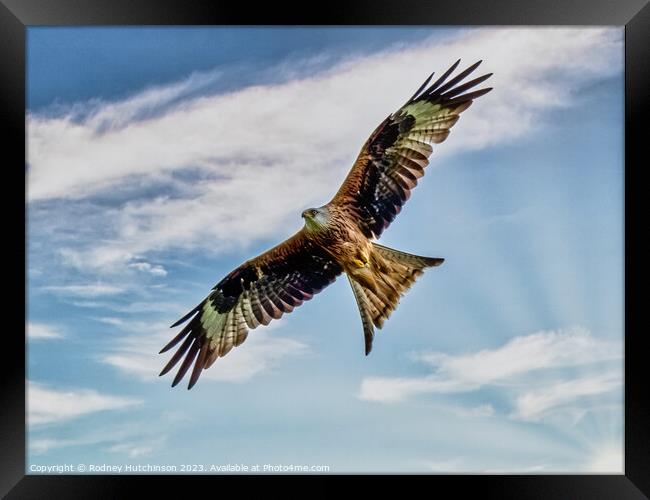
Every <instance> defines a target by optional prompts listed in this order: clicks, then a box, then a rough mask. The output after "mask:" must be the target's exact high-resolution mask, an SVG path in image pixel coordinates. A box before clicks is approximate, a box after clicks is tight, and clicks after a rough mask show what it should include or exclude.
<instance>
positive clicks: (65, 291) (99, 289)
mask: <svg viewBox="0 0 650 500" xmlns="http://www.w3.org/2000/svg"><path fill="white" fill-rule="evenodd" d="M42 290H45V291H48V292H53V293H56V294H61V295H69V296H74V297H102V296H106V295H117V294H120V293H124V292H125V291H126V290H125V288H123V287H121V286H116V285H108V284H104V283H94V284H83V285H48V286H44V287H42Z"/></svg>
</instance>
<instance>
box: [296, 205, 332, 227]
mask: <svg viewBox="0 0 650 500" xmlns="http://www.w3.org/2000/svg"><path fill="white" fill-rule="evenodd" d="M302 218H303V219H305V227H306V228H307V229H309V230H311V231H320V230H323V229H325V228H326V227H327V225H328V223H329V221H330V214H329V210H327V208H325V207H320V208H308V209H307V210H305V211H304V212H303V213H302Z"/></svg>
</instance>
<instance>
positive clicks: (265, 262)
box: [160, 60, 492, 389]
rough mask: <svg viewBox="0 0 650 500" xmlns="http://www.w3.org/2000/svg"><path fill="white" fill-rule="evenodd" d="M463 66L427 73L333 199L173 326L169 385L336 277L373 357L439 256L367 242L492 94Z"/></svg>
mask: <svg viewBox="0 0 650 500" xmlns="http://www.w3.org/2000/svg"><path fill="white" fill-rule="evenodd" d="M459 63H460V60H458V61H456V63H454V64H453V65H452V66H451V68H449V69H448V70H447V71H446V72H445V73H444V74H443V75H442V76H440V78H438V79H437V80H436V81H435V82H434V83H432V84H431V85H429V82H430V81H431V79H432V77H433V76H434V75H433V74H431V75H430V76H429V78H427V79H426V81H425V82H424V83H423V84H422V85H421V86H420V88H419V89H418V90H417V91H416V92H415V94H414V95H413V96H412V97H411V98H410V99H409V100H408V101H407V102H406V103H405V104H404V105H403V106H402V107H401V108H400V109H398V110H397V111H396V112H394V113H393V114H391V115H390V116H388V117H387V118H386V119H385V120H384V121H383V122H382V123H380V124H379V126H378V127H377V128H376V129H375V131H374V132H373V133H372V134H371V135H370V137H369V138H368V140H367V141H366V143H365V144H364V145H363V147H362V148H361V152H360V153H359V156H358V158H357V160H356V161H355V163H354V165H353V166H352V169H351V170H350V172H349V173H348V176H347V177H346V178H345V180H344V181H343V184H342V186H341V187H340V189H339V190H338V192H337V193H336V194H335V195H334V197H333V198H332V200H331V201H330V202H329V203H327V204H325V205H323V206H322V207H318V208H310V209H307V210H305V211H304V212H302V217H303V218H304V219H305V223H304V226H303V227H302V228H301V229H300V230H299V231H298V232H297V233H296V234H294V235H293V236H291V237H290V238H289V239H287V240H286V241H284V242H282V243H280V244H279V245H277V246H275V247H273V248H271V249H270V250H268V251H266V252H264V253H262V254H261V255H258V256H257V257H254V258H252V259H250V260H248V261H246V262H244V263H243V264H242V265H241V266H239V267H238V268H237V269H235V270H234V271H232V272H231V273H230V274H228V275H227V276H226V277H225V278H224V279H222V280H221V281H220V282H219V283H217V284H216V285H215V286H214V288H212V291H211V292H210V293H209V295H208V296H207V297H206V298H205V299H204V300H203V301H201V303H200V304H198V305H197V306H196V307H195V308H194V309H192V310H191V311H190V312H189V313H188V314H186V315H185V316H183V317H182V318H181V319H180V320H178V321H177V322H176V323H174V324H173V325H172V328H174V327H176V326H178V325H180V324H182V323H184V322H186V321H188V320H189V323H188V324H187V325H186V326H185V327H184V328H183V329H182V330H181V331H180V333H178V335H176V336H175V337H174V338H173V339H172V340H171V342H169V343H168V344H167V345H166V346H165V347H163V349H162V350H161V351H160V352H161V353H163V352H165V351H168V350H169V349H171V348H172V347H174V346H176V345H178V344H179V343H180V346H179V347H178V349H177V350H176V352H175V353H174V355H173V356H172V358H171V359H170V360H169V362H168V363H167V365H166V366H165V367H164V368H163V370H162V372H161V373H160V375H164V374H165V373H167V372H168V371H170V370H171V369H172V368H173V367H174V366H175V365H176V364H177V363H178V362H179V361H180V360H181V359H183V362H182V363H181V365H180V368H179V369H178V372H177V374H176V376H175V378H174V380H173V383H172V387H173V386H175V385H177V384H178V383H179V382H180V381H181V379H182V378H183V377H184V376H185V374H186V373H187V371H188V370H189V368H190V367H191V366H192V363H194V367H193V369H192V373H191V376H190V380H189V384H188V389H191V388H192V387H193V386H194V384H195V383H196V381H197V380H198V378H199V376H200V374H201V372H202V370H204V369H206V368H209V367H210V366H211V365H212V363H214V362H215V361H216V360H217V358H219V357H222V356H225V355H226V354H227V353H228V352H230V350H231V349H232V348H233V347H236V346H239V345H240V344H241V343H242V342H244V340H246V337H247V335H248V331H249V330H250V329H253V328H257V327H258V326H260V325H268V324H269V322H270V321H271V320H273V319H279V318H280V317H281V316H282V315H283V314H284V313H290V312H291V311H293V310H294V309H295V308H296V307H298V306H299V305H301V304H302V303H303V302H305V301H307V300H309V299H311V298H312V297H313V296H314V295H315V294H317V293H318V292H320V291H321V290H323V289H324V288H325V287H326V286H328V285H329V284H331V283H332V282H334V280H335V279H336V278H337V277H338V276H339V275H340V274H342V273H345V274H346V275H347V278H348V280H349V282H350V285H351V286H352V291H353V293H354V296H355V298H356V301H357V305H358V307H359V312H360V313H361V322H362V324H363V334H364V338H365V352H366V355H367V354H368V353H370V350H371V348H372V341H373V337H374V328H375V327H377V328H381V327H382V325H383V324H384V321H386V319H387V318H388V317H389V316H390V314H391V313H392V312H393V310H394V309H395V308H396V307H397V304H398V301H399V299H400V297H401V296H402V295H403V294H404V293H405V292H406V291H407V290H408V289H409V288H410V287H411V286H412V285H413V283H414V282H415V280H416V279H417V278H418V277H419V276H420V275H421V274H422V273H423V272H424V270H425V269H426V268H428V267H433V266H439V265H440V264H442V262H443V260H444V259H442V258H432V257H421V256H418V255H411V254H408V253H405V252H400V251H398V250H393V249H391V248H388V247H385V246H382V245H379V244H377V243H375V242H373V240H374V239H377V238H379V236H381V234H382V232H383V231H384V229H386V228H387V227H388V225H389V224H390V223H391V222H392V221H393V220H394V219H395V216H396V215H397V214H398V213H399V212H400V210H401V208H402V206H403V205H404V203H405V202H406V200H408V198H409V196H410V194H411V190H412V189H413V188H415V186H416V185H417V182H418V179H419V178H420V177H422V176H423V175H424V168H425V167H426V166H427V165H428V163H429V156H430V155H431V153H432V151H433V149H432V147H431V145H430V144H431V143H434V144H438V143H441V142H443V141H444V140H445V139H446V138H447V136H448V135H449V129H450V128H451V127H452V126H453V125H454V124H455V123H456V121H457V120H458V118H459V115H460V114H461V113H462V112H463V111H465V110H466V109H467V108H469V106H470V105H471V104H472V101H473V100H474V99H476V98H478V97H480V96H482V95H483V94H486V93H487V92H489V91H490V90H492V89H491V88H483V89H480V90H472V91H471V92H470V91H469V90H470V89H473V88H474V87H476V86H477V85H479V84H480V83H482V82H483V81H485V80H486V79H487V78H489V77H490V76H491V75H492V73H489V74H486V75H483V76H480V77H478V78H475V79H473V80H471V81H467V82H466V83H463V81H464V80H465V78H466V77H467V76H468V75H469V74H470V73H472V72H473V71H474V70H475V69H476V68H477V67H478V65H479V64H480V63H481V61H479V62H477V63H475V64H473V65H471V66H470V67H468V68H467V69H466V70H464V71H462V72H460V73H459V74H458V75H456V76H454V77H451V75H452V74H453V73H454V71H455V70H456V68H457V67H458V64H459ZM428 85H429V86H428ZM181 342H182V343H181Z"/></svg>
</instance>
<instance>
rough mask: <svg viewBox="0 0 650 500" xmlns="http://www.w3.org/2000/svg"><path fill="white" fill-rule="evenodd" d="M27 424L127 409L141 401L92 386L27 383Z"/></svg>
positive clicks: (63, 420) (45, 422)
mask: <svg viewBox="0 0 650 500" xmlns="http://www.w3.org/2000/svg"><path fill="white" fill-rule="evenodd" d="M27 397H28V412H27V413H28V422H29V425H39V424H51V423H59V422H65V421H67V420H71V419H74V418H78V417H81V416H84V415H89V414H92V413H96V412H100V411H107V410H121V409H125V408H130V407H133V406H135V405H138V404H140V403H141V402H140V401H138V400H136V399H132V398H126V397H121V396H112V395H106V394H101V393H99V392H97V391H95V390H92V389H72V390H59V389H53V388H51V387H47V386H45V385H43V384H40V383H36V382H32V381H29V383H28V392H27Z"/></svg>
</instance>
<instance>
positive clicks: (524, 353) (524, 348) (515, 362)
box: [420, 327, 622, 385]
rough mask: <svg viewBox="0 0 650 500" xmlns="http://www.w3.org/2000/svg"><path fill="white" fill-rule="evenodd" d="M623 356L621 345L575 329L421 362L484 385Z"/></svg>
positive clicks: (425, 358)
mask: <svg viewBox="0 0 650 500" xmlns="http://www.w3.org/2000/svg"><path fill="white" fill-rule="evenodd" d="M621 356H622V351H621V344H620V343H619V342H612V341H605V340H600V339H598V338H595V337H594V336H593V335H591V333H590V332H589V331H588V330H587V329H585V328H580V327H576V328H571V329H569V330H558V331H541V332H537V333H533V334H531V335H525V336H521V337H514V338H513V339H511V340H510V341H508V342H507V343H506V344H504V345H503V346H501V347H499V348H496V349H485V350H482V351H478V352H476V353H472V354H462V355H456V356H450V355H447V354H443V353H430V354H423V355H421V356H420V359H421V360H422V361H425V362H427V363H429V364H431V365H432V366H434V367H435V368H436V372H437V373H438V374H441V375H445V376H446V377H447V378H449V379H454V380H462V381H463V382H465V383H467V384H479V385H482V384H487V383H491V382H498V381H500V380H504V379H507V378H510V377H513V376H515V375H519V374H522V373H526V372H531V371H533V370H540V369H549V368H559V367H563V366H579V365H583V364H588V363H595V362H599V361H608V360H615V359H620V358H621Z"/></svg>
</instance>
